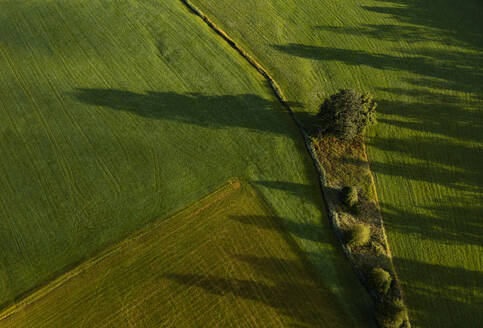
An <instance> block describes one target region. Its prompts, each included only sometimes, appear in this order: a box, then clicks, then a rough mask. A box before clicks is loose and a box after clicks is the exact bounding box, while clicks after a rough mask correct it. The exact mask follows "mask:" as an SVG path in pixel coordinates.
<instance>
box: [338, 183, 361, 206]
mask: <svg viewBox="0 0 483 328" xmlns="http://www.w3.org/2000/svg"><path fill="white" fill-rule="evenodd" d="M342 202H343V203H344V204H346V205H347V206H349V207H354V206H356V205H357V203H358V202H359V190H358V189H357V188H356V187H344V188H342Z"/></svg>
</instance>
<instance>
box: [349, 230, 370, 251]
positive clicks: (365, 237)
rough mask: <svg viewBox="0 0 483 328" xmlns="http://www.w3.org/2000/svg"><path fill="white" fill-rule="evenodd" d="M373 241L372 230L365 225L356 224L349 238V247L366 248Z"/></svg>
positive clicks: (350, 231)
mask: <svg viewBox="0 0 483 328" xmlns="http://www.w3.org/2000/svg"><path fill="white" fill-rule="evenodd" d="M369 239H371V229H370V228H369V226H367V225H365V224H354V226H353V227H352V228H351V229H350V230H349V233H348V236H347V245H348V246H350V247H354V246H355V247H359V246H364V245H365V244H367V243H368V242H369Z"/></svg>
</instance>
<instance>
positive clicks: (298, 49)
mask: <svg viewBox="0 0 483 328" xmlns="http://www.w3.org/2000/svg"><path fill="white" fill-rule="evenodd" d="M272 47H274V48H275V49H277V50H279V51H281V52H285V53H287V54H290V55H293V56H297V57H302V58H309V59H316V60H323V61H338V62H343V63H345V64H347V65H351V66H368V67H372V68H376V69H379V70H385V71H407V72H411V73H414V74H419V75H424V76H427V77H430V78H431V79H432V80H433V81H434V83H438V86H439V87H440V88H441V89H447V90H459V91H462V92H468V91H470V92H472V93H474V94H475V95H476V96H480V92H481V91H482V87H481V85H482V83H483V70H482V69H481V68H480V63H481V62H482V61H483V55H481V54H473V53H466V52H460V51H449V50H447V51H445V52H444V54H443V53H440V52H438V51H434V50H431V49H419V50H418V51H411V52H410V53H408V55H409V56H407V57H401V56H395V55H394V56H393V55H388V54H375V53H369V52H366V51H362V50H351V49H342V48H331V47H321V46H312V45H304V44H295V43H291V44H288V45H272ZM401 50H402V49H401ZM406 52H407V51H406ZM414 83H415V85H417V86H424V84H423V83H421V81H419V80H415V81H414Z"/></svg>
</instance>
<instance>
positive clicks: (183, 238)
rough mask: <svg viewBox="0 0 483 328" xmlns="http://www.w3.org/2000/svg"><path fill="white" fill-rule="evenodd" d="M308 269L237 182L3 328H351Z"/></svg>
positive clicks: (82, 270)
mask: <svg viewBox="0 0 483 328" xmlns="http://www.w3.org/2000/svg"><path fill="white" fill-rule="evenodd" d="M310 268H311V265H307V259H306V257H305V256H304V255H303V254H300V248H299V247H298V246H297V245H296V244H295V242H294V240H293V239H292V237H291V236H290V235H288V234H287V232H286V231H285V228H284V227H283V225H282V219H281V218H280V217H277V216H276V215H275V214H274V213H273V212H272V211H271V209H270V207H268V206H267V205H266V203H265V202H264V201H263V200H262V199H261V198H260V197H259V195H257V194H256V193H255V192H254V191H253V189H252V188H250V187H249V186H248V185H240V183H239V182H238V181H233V182H232V183H231V184H228V185H226V186H224V187H223V188H221V189H219V190H218V191H216V192H215V193H213V194H210V195H208V196H207V197H205V198H204V199H202V200H200V201H199V202H196V203H195V204H194V205H192V206H190V207H188V208H187V209H184V210H183V211H182V212H180V213H177V214H176V215H174V216H173V217H170V218H168V219H165V220H161V221H160V222H156V223H155V224H154V225H150V226H148V227H146V228H145V229H143V232H142V233H138V234H135V235H134V236H133V237H130V238H128V239H127V240H125V241H123V242H122V243H121V244H119V245H116V246H115V247H113V248H110V249H108V250H106V251H104V252H103V254H100V256H98V257H95V258H93V259H92V260H89V261H88V262H87V263H86V264H83V265H81V266H80V267H79V268H76V269H75V270H74V271H76V273H75V274H73V273H68V274H67V276H69V277H70V278H69V279H62V277H61V280H64V282H63V283H61V284H60V285H59V286H57V287H55V288H52V289H50V290H49V292H45V293H43V292H42V290H40V291H39V292H40V293H42V294H43V295H42V296H41V297H38V298H37V300H34V301H32V302H30V304H29V305H27V306H24V307H20V308H15V309H14V312H11V313H10V316H8V317H6V319H4V320H1V321H0V327H20V326H22V327H26V326H28V327H39V326H43V327H66V326H69V327H93V326H95V327H129V326H136V327H139V326H142V327H260V325H261V323H263V326H264V327H288V326H291V327H293V326H297V327H302V326H303V327H331V328H337V327H341V328H343V327H350V326H352V323H351V321H350V320H347V317H346V316H344V312H343V310H342V309H341V308H339V307H337V306H334V303H333V302H332V300H331V298H332V297H331V295H330V292H329V293H327V290H326V289H324V288H321V284H322V285H323V284H324V282H323V281H322V282H321V281H320V276H319V275H318V274H317V273H315V272H314V271H313V270H311V269H310ZM47 287H49V286H47ZM48 289H49V288H48ZM27 300H28V299H27Z"/></svg>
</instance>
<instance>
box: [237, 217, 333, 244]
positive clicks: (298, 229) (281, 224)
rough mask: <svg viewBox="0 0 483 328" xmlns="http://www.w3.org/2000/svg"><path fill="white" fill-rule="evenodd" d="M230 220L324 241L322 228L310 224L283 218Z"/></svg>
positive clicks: (241, 218)
mask: <svg viewBox="0 0 483 328" xmlns="http://www.w3.org/2000/svg"><path fill="white" fill-rule="evenodd" d="M230 219H232V220H236V221H238V222H241V223H243V224H250V225H254V226H257V227H259V228H262V229H269V230H275V231H278V232H282V233H284V232H285V231H288V232H290V233H293V234H294V235H295V236H297V237H300V238H302V239H306V240H311V241H315V242H321V241H322V240H323V238H324V237H323V236H324V234H323V231H322V229H321V227H320V226H318V225H315V224H309V223H296V222H293V221H290V220H287V219H284V218H281V217H277V216H272V217H266V216H257V215H250V216H246V215H245V216H243V215H240V216H234V215H233V216H230Z"/></svg>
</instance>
